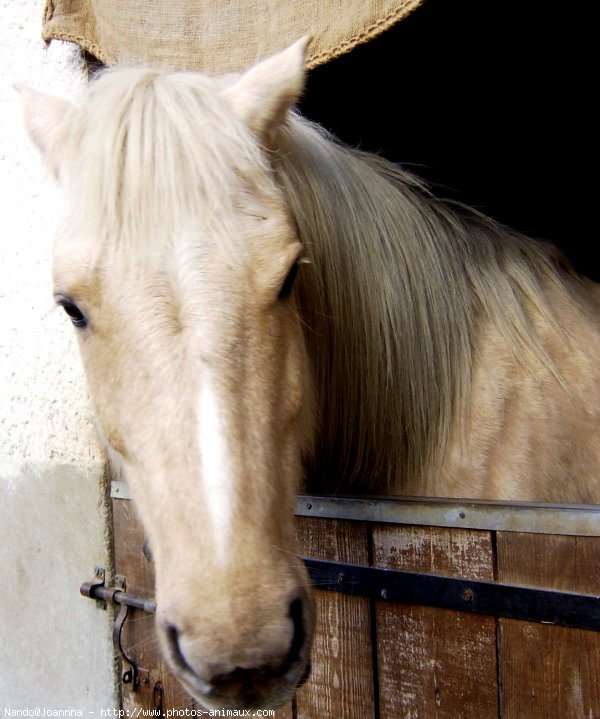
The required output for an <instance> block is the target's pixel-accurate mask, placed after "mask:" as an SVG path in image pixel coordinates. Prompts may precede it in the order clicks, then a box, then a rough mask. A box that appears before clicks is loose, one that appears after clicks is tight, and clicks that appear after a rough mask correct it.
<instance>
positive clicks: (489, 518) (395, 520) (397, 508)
mask: <svg viewBox="0 0 600 719" xmlns="http://www.w3.org/2000/svg"><path fill="white" fill-rule="evenodd" d="M296 514H297V515H298V516H302V517H320V518H323V519H351V520H356V521H362V522H383V523H387V524H417V525H426V526H434V527H458V528H463V529H484V530H488V531H489V530H492V531H494V530H497V531H506V532H529V533H535V534H565V535H575V536H585V537H599V536H600V506H597V505H577V504H544V503H531V502H499V501H498V502H492V501H480V500H470V499H442V498H437V497H432V498H423V497H414V498H413V497H407V498H394V499H382V498H372V497H328V496H308V495H300V496H299V497H298V500H297V503H296Z"/></svg>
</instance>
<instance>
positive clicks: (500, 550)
mask: <svg viewBox="0 0 600 719" xmlns="http://www.w3.org/2000/svg"><path fill="white" fill-rule="evenodd" d="M497 559H498V579H499V580H500V581H505V582H514V583H515V584H517V583H518V584H526V585H534V586H540V587H548V588H552V589H562V590H566V591H574V592H582V593H586V594H596V595H598V594H600V538H598V537H565V536H556V535H546V536H545V535H533V534H525V533H519V532H499V533H498V535H497ZM499 649H500V677H501V683H502V686H503V692H502V696H501V706H502V712H503V713H502V716H503V719H521V717H528V719H542V718H543V719H546V718H547V717H561V718H562V717H581V718H582V719H588V718H589V717H591V718H592V719H597V718H598V717H600V634H598V633H597V632H591V631H586V630H581V629H568V628H565V627H556V626H550V625H545V624H531V623H529V622H521V621H517V620H509V619H501V620H500V632H499Z"/></svg>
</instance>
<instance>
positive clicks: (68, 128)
mask: <svg viewBox="0 0 600 719" xmlns="http://www.w3.org/2000/svg"><path fill="white" fill-rule="evenodd" d="M221 84H222V83H219V82H218V81H217V80H212V79H211V78H208V77H205V76H203V75H200V74H197V73H170V74H169V73H162V72H159V71H155V70H148V69H117V70H107V71H105V72H103V73H101V74H100V75H99V77H98V78H97V79H95V80H94V81H93V82H92V83H91V84H90V86H89V88H88V90H87V92H86V93H85V95H84V98H83V101H82V103H81V104H80V105H79V106H78V107H77V108H76V109H75V111H74V112H73V113H72V116H71V118H70V121H69V123H67V124H66V125H65V128H64V132H63V133H62V135H61V136H60V137H58V138H57V142H56V149H55V151H56V152H57V153H58V154H59V156H60V159H59V164H60V168H61V169H60V174H61V184H63V185H65V186H66V188H67V190H71V191H70V193H69V194H70V195H71V196H72V197H74V198H76V201H77V204H76V205H75V207H74V208H73V211H74V214H75V216H74V217H72V218H71V222H72V223H73V224H74V225H76V226H77V227H78V228H80V229H83V230H86V231H87V232H88V233H89V234H90V235H91V236H93V237H94V240H95V242H96V243H98V249H99V250H100V249H105V248H106V247H110V248H112V249H118V250H119V251H120V252H123V251H124V252H132V253H134V254H136V255H139V254H140V252H139V250H140V247H139V244H140V243H143V245H144V246H143V250H144V252H145V253H146V254H148V253H149V252H150V251H151V250H152V248H153V247H154V248H157V247H158V248H160V246H161V245H162V244H164V243H165V242H167V243H168V242H170V241H172V240H173V238H174V237H176V236H178V235H181V234H182V233H184V232H185V230H186V229H187V228H188V227H189V226H190V225H197V224H199V223H201V224H202V226H203V227H204V228H210V233H211V236H212V237H214V238H216V239H217V241H218V242H220V243H221V245H222V249H223V250H224V251H225V252H227V253H228V255H229V257H235V256H236V255H238V254H240V253H243V250H244V244H243V242H240V241H239V239H240V233H239V232H235V231H233V230H232V227H230V226H228V224H227V223H228V222H233V219H234V218H235V216H236V212H235V210H237V209H238V208H237V207H236V206H235V205H236V202H237V201H238V199H239V197H244V195H245V194H247V193H248V189H249V188H252V190H253V191H255V192H256V191H258V192H259V193H260V192H261V191H265V192H268V191H269V188H268V187H265V178H268V172H267V171H266V162H265V160H264V158H263V155H262V153H261V152H260V150H259V147H258V144H257V143H256V142H255V141H254V140H253V138H252V137H251V134H250V132H249V131H248V130H247V128H245V126H244V125H243V123H241V122H240V121H238V120H236V118H235V117H234V116H233V115H232V113H231V112H229V111H228V110H227V108H226V107H225V106H224V103H223V102H222V101H221V97H220V92H219V89H220V85H221ZM236 240H237V241H236Z"/></svg>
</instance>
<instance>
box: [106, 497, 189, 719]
mask: <svg viewBox="0 0 600 719" xmlns="http://www.w3.org/2000/svg"><path fill="white" fill-rule="evenodd" d="M112 506H113V526H114V547H115V550H114V554H115V557H114V561H115V574H117V575H122V576H124V577H125V578H126V580H127V591H129V592H131V593H132V594H137V595H139V596H141V597H153V596H154V568H153V564H152V561H151V560H150V559H149V558H148V557H147V556H146V555H144V552H143V545H144V531H143V528H142V525H141V523H140V521H139V520H138V518H137V515H136V513H135V509H134V506H133V503H132V502H130V501H127V500H122V499H117V500H113V503H112ZM121 634H122V646H123V649H124V651H125V653H126V654H127V655H128V656H129V657H130V658H131V659H132V660H133V661H134V662H135V664H136V665H137V666H139V667H141V668H143V669H146V670H148V672H149V674H148V675H147V681H145V682H144V681H143V682H142V683H141V684H140V685H139V686H138V687H137V689H136V690H135V691H132V688H131V686H129V685H127V684H123V685H122V697H123V699H122V709H124V710H127V711H129V712H130V714H129V715H130V716H132V715H133V714H136V713H139V711H140V710H141V709H145V710H151V709H157V708H159V707H160V708H162V709H163V710H164V711H166V710H167V709H196V708H198V707H199V706H200V705H199V704H198V703H197V702H195V701H194V699H192V698H191V697H190V696H189V694H188V693H187V692H186V691H184V689H183V688H182V686H181V684H180V683H179V681H178V680H177V679H176V678H175V677H174V676H173V675H172V674H171V672H170V671H169V669H168V668H167V666H166V664H165V662H164V661H163V659H162V655H161V653H160V648H159V645H158V639H157V637H156V632H155V629H154V616H152V615H149V614H146V613H145V612H142V611H140V610H135V609H130V610H129V614H128V616H127V619H126V621H125V624H124V625H123V630H122V633H121ZM142 677H143V678H144V679H145V678H146V675H142Z"/></svg>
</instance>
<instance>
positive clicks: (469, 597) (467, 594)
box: [462, 589, 475, 602]
mask: <svg viewBox="0 0 600 719" xmlns="http://www.w3.org/2000/svg"><path fill="white" fill-rule="evenodd" d="M462 599H463V602H472V601H473V600H474V599H475V592H474V591H473V590H472V589H465V590H464V591H463V593H462Z"/></svg>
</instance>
